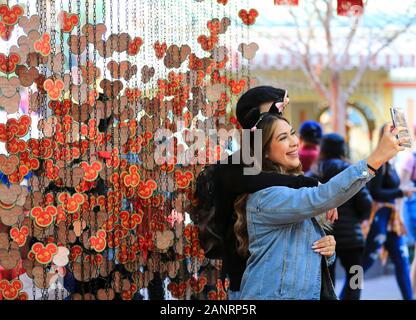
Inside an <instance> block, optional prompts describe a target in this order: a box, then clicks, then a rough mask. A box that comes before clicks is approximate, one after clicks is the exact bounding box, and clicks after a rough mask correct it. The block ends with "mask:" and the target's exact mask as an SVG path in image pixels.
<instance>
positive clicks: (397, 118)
mask: <svg viewBox="0 0 416 320" xmlns="http://www.w3.org/2000/svg"><path fill="white" fill-rule="evenodd" d="M390 113H391V119H392V120H393V125H394V127H396V128H397V127H404V128H406V130H405V131H402V132H400V133H399V134H398V135H397V139H401V138H404V137H405V138H408V139H409V142H407V143H403V144H401V146H403V147H406V148H411V147H412V141H411V139H412V136H411V134H410V130H409V127H408V125H407V119H406V113H405V112H404V110H403V109H402V108H397V107H391V108H390Z"/></svg>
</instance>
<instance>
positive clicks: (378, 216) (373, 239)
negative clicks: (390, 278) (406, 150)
mask: <svg viewBox="0 0 416 320" xmlns="http://www.w3.org/2000/svg"><path fill="white" fill-rule="evenodd" d="M383 130H384V127H383V129H382V130H381V132H380V138H381V137H382V136H383ZM368 189H369V190H370V194H371V196H372V197H373V199H374V203H373V208H372V212H371V215H370V230H369V232H368V235H367V239H366V245H365V250H364V258H363V268H364V272H365V271H367V270H368V269H369V268H370V267H371V266H372V265H373V263H374V262H375V261H376V260H377V258H378V257H379V256H380V253H381V252H382V250H383V246H384V249H385V250H386V252H388V254H389V256H390V257H391V260H392V262H393V264H394V266H395V274H396V280H397V283H398V285H399V288H400V292H401V294H402V296H403V299H405V300H411V299H412V297H413V293H412V287H411V282H410V266H409V251H408V248H407V245H406V243H405V241H404V237H403V235H404V233H405V230H404V225H403V222H402V221H401V217H400V214H399V210H397V206H396V200H397V199H400V198H403V197H405V196H411V195H412V192H411V191H409V190H407V189H402V188H400V178H399V176H398V174H397V171H396V169H395V168H394V166H393V165H392V164H391V163H390V162H386V163H385V164H384V165H382V166H381V167H380V168H379V169H378V170H377V174H376V177H375V178H374V179H373V180H371V181H370V182H369V183H368Z"/></svg>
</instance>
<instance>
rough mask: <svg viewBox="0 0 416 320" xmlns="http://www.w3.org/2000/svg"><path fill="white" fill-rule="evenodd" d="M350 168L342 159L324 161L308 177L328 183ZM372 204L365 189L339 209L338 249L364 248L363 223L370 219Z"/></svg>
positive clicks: (336, 230)
mask: <svg viewBox="0 0 416 320" xmlns="http://www.w3.org/2000/svg"><path fill="white" fill-rule="evenodd" d="M348 166H349V164H348V163H347V162H345V161H343V160H341V159H330V160H322V161H320V162H319V163H318V164H317V166H316V167H315V168H313V169H312V170H311V171H310V172H308V173H307V175H308V176H312V177H315V178H317V179H318V180H319V181H320V182H321V183H326V182H328V181H329V180H330V179H331V178H332V177H334V176H336V175H337V174H338V173H340V172H341V171H343V170H345V169H346V168H347V167H348ZM371 203H372V198H371V195H370V193H369V191H368V189H367V188H363V189H361V190H360V191H359V192H358V193H357V194H356V195H355V196H354V197H352V198H351V199H350V200H348V201H347V202H346V203H344V204H343V205H342V206H340V207H339V208H338V220H337V221H335V223H334V225H333V232H332V233H333V235H334V237H335V240H336V242H337V249H346V248H356V247H362V246H364V237H363V233H362V229H361V223H362V222H363V221H364V220H366V219H368V218H369V217H370V213H371Z"/></svg>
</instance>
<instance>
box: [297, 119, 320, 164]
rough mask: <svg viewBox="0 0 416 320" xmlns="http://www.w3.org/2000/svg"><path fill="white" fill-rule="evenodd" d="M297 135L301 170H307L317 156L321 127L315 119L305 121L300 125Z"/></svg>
mask: <svg viewBox="0 0 416 320" xmlns="http://www.w3.org/2000/svg"><path fill="white" fill-rule="evenodd" d="M299 135H300V137H299V138H300V139H299V143H300V149H299V159H300V162H301V163H302V170H303V172H307V171H309V170H310V168H311V166H312V164H313V163H315V162H316V161H317V159H318V157H319V144H320V142H321V138H322V127H321V125H320V124H319V123H318V122H316V121H305V122H304V123H302V125H301V126H300V129H299Z"/></svg>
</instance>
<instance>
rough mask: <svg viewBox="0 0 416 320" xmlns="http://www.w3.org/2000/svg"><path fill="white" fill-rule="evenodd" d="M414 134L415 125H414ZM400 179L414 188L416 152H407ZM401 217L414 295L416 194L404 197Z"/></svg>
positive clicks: (406, 185) (415, 130) (408, 186)
mask: <svg viewBox="0 0 416 320" xmlns="http://www.w3.org/2000/svg"><path fill="white" fill-rule="evenodd" d="M414 133H415V136H416V126H415V127H414ZM400 181H401V185H402V186H403V187H404V188H408V189H410V190H411V189H416V152H412V153H409V154H408V156H407V158H406V159H405V160H404V163H403V165H402V166H401V168H400ZM403 218H404V224H405V227H406V231H407V234H406V236H407V239H408V244H413V246H414V255H413V263H412V266H411V271H410V275H411V281H412V289H413V295H416V259H415V256H416V243H415V242H416V194H415V193H413V194H412V195H411V196H410V197H407V198H405V200H404V204H403Z"/></svg>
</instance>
